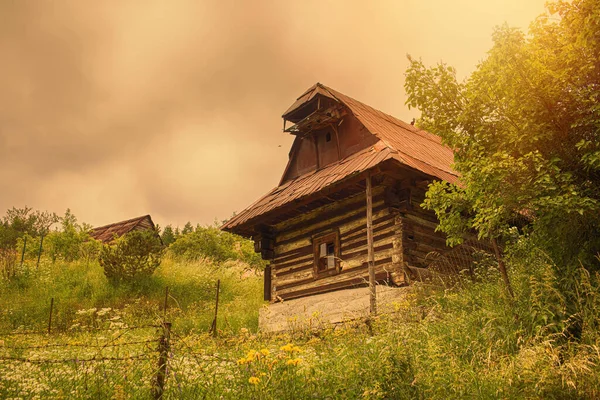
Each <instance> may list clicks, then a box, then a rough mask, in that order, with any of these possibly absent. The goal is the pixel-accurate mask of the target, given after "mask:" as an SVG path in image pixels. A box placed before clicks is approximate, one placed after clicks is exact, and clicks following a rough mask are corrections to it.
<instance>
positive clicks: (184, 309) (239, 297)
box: [0, 257, 262, 331]
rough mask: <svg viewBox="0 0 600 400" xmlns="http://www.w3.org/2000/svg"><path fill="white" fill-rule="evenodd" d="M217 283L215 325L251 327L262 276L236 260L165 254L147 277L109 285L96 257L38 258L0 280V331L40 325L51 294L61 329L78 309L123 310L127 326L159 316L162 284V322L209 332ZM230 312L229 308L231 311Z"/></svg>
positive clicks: (235, 328) (44, 320) (55, 324)
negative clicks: (88, 259)
mask: <svg viewBox="0 0 600 400" xmlns="http://www.w3.org/2000/svg"><path fill="white" fill-rule="evenodd" d="M217 280H220V281H221V285H220V288H221V290H220V298H219V300H220V303H221V304H220V318H219V321H218V322H219V323H218V326H219V327H221V329H227V330H230V331H238V330H239V329H240V328H241V327H246V328H250V329H252V330H254V331H255V330H256V329H257V328H258V323H257V321H258V309H259V308H260V306H261V305H262V299H261V294H262V293H261V289H262V284H261V280H262V277H261V276H259V273H257V272H254V271H253V270H248V269H247V268H246V265H245V264H243V263H240V262H235V261H226V262H224V263H219V264H215V263H212V262H211V261H210V260H201V261H195V262H182V261H176V260H174V259H173V258H171V257H166V258H165V259H164V260H163V262H162V264H161V266H160V267H159V268H158V269H157V270H156V272H155V273H154V275H152V276H150V277H145V278H143V279H138V280H137V281H135V282H133V283H132V284H122V285H117V286H115V285H112V284H110V283H109V281H108V280H107V279H106V277H105V276H104V273H103V270H102V268H101V267H100V266H99V265H98V263H97V262H95V261H92V262H82V261H76V262H61V261H57V262H56V263H52V262H50V261H49V260H47V259H43V260H42V263H41V265H40V268H39V269H36V268H35V265H34V264H29V265H26V266H25V268H24V269H23V271H21V273H20V274H19V275H18V276H17V277H16V278H14V279H11V280H8V281H3V282H1V283H0V304H1V305H2V307H1V308H2V311H1V312H0V330H3V331H7V330H14V329H18V328H19V327H22V328H24V329H28V330H30V329H43V328H45V326H46V324H47V321H48V316H49V311H50V310H49V307H50V299H51V298H54V310H53V327H54V328H55V329H57V330H68V329H69V328H70V327H71V325H72V324H73V323H77V311H78V310H89V309H94V308H95V309H101V308H111V309H115V310H122V311H123V316H124V318H126V319H128V320H129V322H130V323H145V322H148V321H155V320H156V319H157V318H163V316H164V315H163V311H162V308H163V305H164V300H165V292H166V288H167V287H169V298H168V299H167V305H168V307H167V310H168V311H167V316H166V318H167V319H170V320H172V322H173V323H174V324H177V325H178V327H179V328H180V329H186V330H196V331H202V330H206V329H208V327H210V324H211V322H212V319H213V316H214V308H215V296H216V284H217ZM232 310H234V311H235V312H234V313H232V312H231V311H232Z"/></svg>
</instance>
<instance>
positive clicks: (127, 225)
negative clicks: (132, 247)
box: [90, 215, 156, 243]
mask: <svg viewBox="0 0 600 400" xmlns="http://www.w3.org/2000/svg"><path fill="white" fill-rule="evenodd" d="M138 227H139V228H143V229H156V228H155V225H154V222H153V221H152V218H151V217H150V215H144V216H141V217H137V218H132V219H128V220H125V221H121V222H115V223H113V224H109V225H104V226H99V227H97V228H94V229H92V231H91V232H90V236H91V237H92V238H94V239H96V240H100V241H101V242H104V243H110V242H112V241H113V240H114V238H115V237H121V236H123V235H125V234H126V233H129V232H131V231H133V230H135V229H136V228H138Z"/></svg>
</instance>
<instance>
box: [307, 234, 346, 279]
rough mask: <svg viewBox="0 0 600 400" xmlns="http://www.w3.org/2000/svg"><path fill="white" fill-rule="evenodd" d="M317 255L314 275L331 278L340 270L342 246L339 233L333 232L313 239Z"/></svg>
mask: <svg viewBox="0 0 600 400" xmlns="http://www.w3.org/2000/svg"><path fill="white" fill-rule="evenodd" d="M313 250H314V254H315V265H314V275H315V277H319V276H323V275H326V276H329V275H333V274H336V273H338V272H339V270H340V268H339V267H340V245H339V235H338V233H337V232H331V233H327V234H322V235H319V236H315V237H313Z"/></svg>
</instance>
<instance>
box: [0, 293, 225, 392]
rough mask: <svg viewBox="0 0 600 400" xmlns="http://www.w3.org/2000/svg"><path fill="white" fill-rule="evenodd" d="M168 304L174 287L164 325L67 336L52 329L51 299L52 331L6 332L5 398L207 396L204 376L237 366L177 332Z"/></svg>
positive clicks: (1, 383)
mask: <svg viewBox="0 0 600 400" xmlns="http://www.w3.org/2000/svg"><path fill="white" fill-rule="evenodd" d="M217 293H218V292H217ZM168 299H169V296H168V288H167V289H166V294H165V300H164V304H163V305H162V308H163V310H162V311H163V313H162V316H160V317H159V318H157V321H158V322H156V323H151V324H140V325H135V326H134V325H131V326H128V325H126V324H120V325H117V326H111V325H108V326H97V327H85V328H77V329H73V330H66V331H65V330H61V329H56V328H55V327H53V325H52V316H53V313H56V310H55V309H54V308H53V304H54V299H51V301H50V307H49V310H48V312H49V314H48V320H47V327H46V328H45V329H23V328H22V327H21V328H20V329H17V330H12V331H4V332H0V398H23V397H25V398H94V399H96V398H154V399H163V398H181V396H183V394H184V392H185V393H187V396H188V397H192V398H194V397H196V396H197V395H198V396H201V397H204V395H202V393H205V394H206V390H208V389H207V387H205V385H204V384H202V383H199V382H200V380H199V378H200V375H197V373H198V372H199V371H207V370H211V368H212V369H213V370H214V365H215V364H221V363H225V364H227V365H232V364H235V362H234V361H232V360H229V359H226V358H224V357H218V356H211V355H210V354H205V353H202V351H201V350H202V349H201V347H199V346H200V343H199V342H198V341H195V342H194V343H193V344H190V343H188V340H187V339H186V338H184V337H183V335H181V334H179V333H177V332H175V331H173V329H172V324H171V323H170V322H168V321H166V319H165V318H166V317H167V313H166V310H167V306H168V304H167V302H168ZM217 307H218V303H216V304H215V309H217ZM104 322H109V321H104ZM211 330H214V333H213V334H216V332H217V327H216V311H215V321H213V324H212V326H211ZM211 333H212V332H211Z"/></svg>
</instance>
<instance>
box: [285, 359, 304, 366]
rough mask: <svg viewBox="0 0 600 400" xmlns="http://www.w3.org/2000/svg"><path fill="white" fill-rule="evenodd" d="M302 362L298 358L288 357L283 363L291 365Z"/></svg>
mask: <svg viewBox="0 0 600 400" xmlns="http://www.w3.org/2000/svg"><path fill="white" fill-rule="evenodd" d="M301 362H302V360H301V359H300V358H290V359H289V360H287V361H286V362H285V365H293V366H297V365H298V364H300V363H301Z"/></svg>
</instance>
